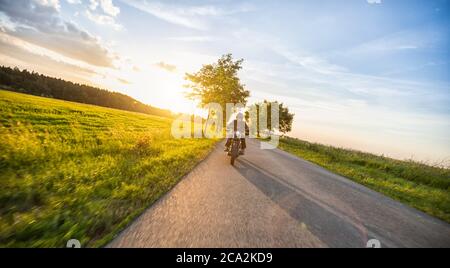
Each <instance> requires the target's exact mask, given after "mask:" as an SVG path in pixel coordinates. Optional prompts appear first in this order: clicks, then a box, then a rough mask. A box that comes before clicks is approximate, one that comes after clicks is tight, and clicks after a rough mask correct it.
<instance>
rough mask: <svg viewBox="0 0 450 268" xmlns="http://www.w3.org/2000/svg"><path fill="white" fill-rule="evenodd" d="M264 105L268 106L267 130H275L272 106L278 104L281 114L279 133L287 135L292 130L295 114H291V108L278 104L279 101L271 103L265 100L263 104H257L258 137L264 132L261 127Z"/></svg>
mask: <svg viewBox="0 0 450 268" xmlns="http://www.w3.org/2000/svg"><path fill="white" fill-rule="evenodd" d="M262 104H266V105H267V117H266V118H267V129H269V130H273V127H272V123H271V122H272V113H271V110H272V109H271V105H272V104H275V105H276V104H278V113H279V119H278V122H279V131H280V132H281V133H283V134H286V133H288V132H290V131H291V130H292V121H293V120H294V114H293V113H290V112H289V108H288V107H286V106H284V104H283V103H278V102H277V101H272V102H269V101H267V100H264V102H263V103H256V104H255V105H256V111H257V132H258V133H257V135H258V136H259V132H260V131H261V130H262V129H260V127H259V110H260V107H261V105H262Z"/></svg>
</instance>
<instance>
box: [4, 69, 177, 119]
mask: <svg viewBox="0 0 450 268" xmlns="http://www.w3.org/2000/svg"><path fill="white" fill-rule="evenodd" d="M0 87H1V89H6V90H11V91H16V92H21V93H26V94H32V95H36V96H42V97H49V98H55V99H61V100H67V101H74V102H81V103H87V104H93V105H98V106H103V107H109V108H116V109H121V110H127V111H133V112H140V113H145V114H151V115H158V116H164V117H172V116H173V114H172V113H171V112H170V111H169V110H164V109H159V108H156V107H152V106H150V105H146V104H144V103H142V102H139V101H137V100H135V99H133V98H131V97H130V96H127V95H125V94H121V93H117V92H111V91H108V90H104V89H100V88H96V87H91V86H87V85H81V84H76V83H72V82H69V81H65V80H62V79H58V78H53V77H48V76H45V75H42V74H38V73H36V72H29V71H27V70H22V71H21V70H19V68H17V67H16V68H10V67H4V66H1V67H0Z"/></svg>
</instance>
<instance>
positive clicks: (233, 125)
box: [224, 112, 249, 155]
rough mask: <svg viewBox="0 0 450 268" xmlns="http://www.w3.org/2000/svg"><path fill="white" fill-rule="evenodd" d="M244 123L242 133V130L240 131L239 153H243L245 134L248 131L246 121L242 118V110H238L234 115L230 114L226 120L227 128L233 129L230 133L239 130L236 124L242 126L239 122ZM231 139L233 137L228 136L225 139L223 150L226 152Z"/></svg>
mask: <svg viewBox="0 0 450 268" xmlns="http://www.w3.org/2000/svg"><path fill="white" fill-rule="evenodd" d="M242 123H244V133H242V130H241V131H240V135H239V136H240V139H241V148H240V151H239V154H241V155H243V154H244V151H245V148H247V146H246V143H245V136H246V135H248V133H249V128H248V125H247V122H245V120H244V115H243V114H242V112H238V113H237V114H236V116H234V117H233V116H232V117H231V119H230V121H228V123H227V126H226V127H227V130H233V132H232V133H234V131H236V130H239V129H238V126H242V125H241V124H242ZM232 141H233V137H229V138H228V139H227V142H226V143H225V150H224V151H225V152H228V151H229V150H230V146H231V143H232Z"/></svg>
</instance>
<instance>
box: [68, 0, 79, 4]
mask: <svg viewBox="0 0 450 268" xmlns="http://www.w3.org/2000/svg"><path fill="white" fill-rule="evenodd" d="M66 1H67V3H69V4H72V5H79V4H81V0H66Z"/></svg>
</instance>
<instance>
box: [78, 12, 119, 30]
mask: <svg viewBox="0 0 450 268" xmlns="http://www.w3.org/2000/svg"><path fill="white" fill-rule="evenodd" d="M85 14H86V17H87V18H88V19H89V20H91V21H93V22H95V23H97V24H100V25H108V26H111V27H113V28H114V29H115V30H122V29H123V26H122V25H120V24H118V23H116V21H115V20H114V18H113V17H111V16H108V15H102V14H96V13H92V12H91V11H89V10H86V12H85Z"/></svg>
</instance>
